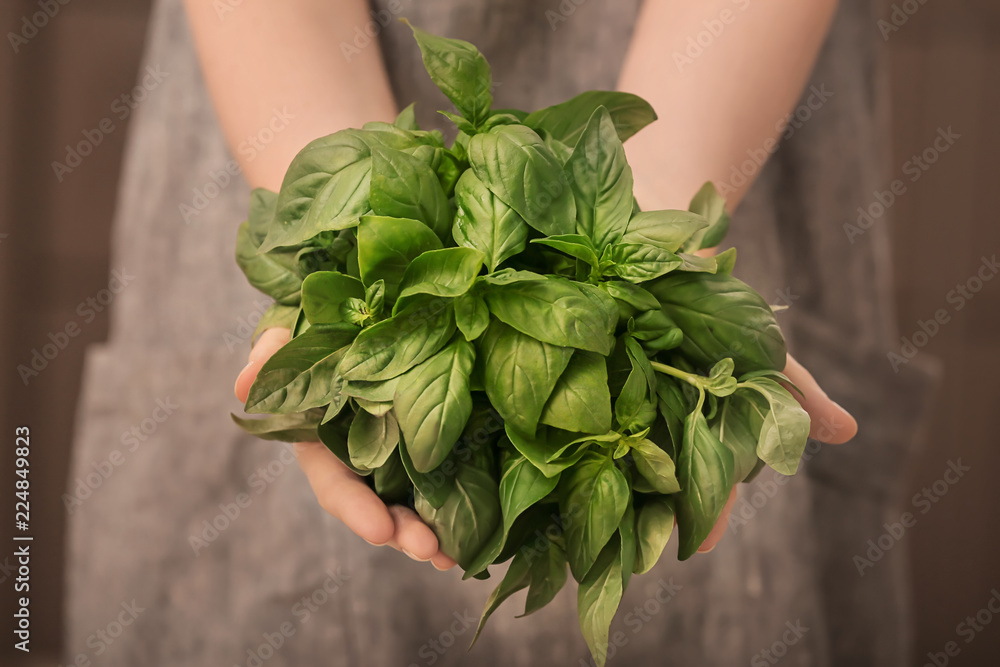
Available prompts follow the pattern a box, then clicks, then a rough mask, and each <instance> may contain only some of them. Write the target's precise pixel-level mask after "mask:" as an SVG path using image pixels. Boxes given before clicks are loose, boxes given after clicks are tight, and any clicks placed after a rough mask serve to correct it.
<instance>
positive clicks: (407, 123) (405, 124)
mask: <svg viewBox="0 0 1000 667" xmlns="http://www.w3.org/2000/svg"><path fill="white" fill-rule="evenodd" d="M413 109H414V104H410V105H409V106H407V107H406V108H405V109H403V110H402V111H400V112H399V115H398V116H396V120H394V121H393V123H392V124H393V125H395V126H396V127H398V128H399V129H401V130H419V129H420V128H419V127H417V116H416V114H415V113H414V110H413Z"/></svg>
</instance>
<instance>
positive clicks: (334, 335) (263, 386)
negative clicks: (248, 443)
mask: <svg viewBox="0 0 1000 667" xmlns="http://www.w3.org/2000/svg"><path fill="white" fill-rule="evenodd" d="M357 331H358V329H357V327H353V326H351V325H347V324H341V325H337V326H336V327H327V328H324V329H323V330H321V331H319V330H318V331H307V332H306V333H304V334H302V335H300V336H298V337H296V338H293V339H292V340H290V341H289V342H288V343H286V344H285V345H284V347H282V348H281V349H280V350H278V351H277V352H275V353H274V355H273V356H272V357H271V358H270V359H268V360H267V361H266V362H265V363H264V365H263V366H262V367H261V369H260V372H259V373H258V374H257V379H255V380H254V382H253V384H252V385H251V386H250V393H249V395H248V396H247V402H246V408H245V409H246V411H247V412H250V413H257V414H260V413H271V414H288V413H291V412H302V411H304V410H308V409H310V408H318V407H320V406H323V405H326V404H328V403H330V401H331V400H333V396H334V394H335V393H337V392H338V390H339V386H338V384H337V378H338V374H337V372H336V369H337V364H339V363H340V360H341V357H342V356H343V354H344V349H345V348H346V346H347V345H350V343H351V340H352V339H353V338H354V336H355V335H356V334H357Z"/></svg>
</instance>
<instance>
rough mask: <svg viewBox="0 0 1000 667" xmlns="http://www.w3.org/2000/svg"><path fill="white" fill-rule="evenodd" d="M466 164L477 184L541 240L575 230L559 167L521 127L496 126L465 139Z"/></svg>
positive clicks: (570, 197)
mask: <svg viewBox="0 0 1000 667" xmlns="http://www.w3.org/2000/svg"><path fill="white" fill-rule="evenodd" d="M469 164H470V165H471V166H472V168H473V169H474V170H475V172H476V176H478V177H479V180H481V181H482V182H483V184H484V185H485V186H486V187H487V188H489V189H490V191H491V192H492V193H493V194H495V195H496V196H497V197H499V198H500V199H501V200H502V201H503V202H504V203H505V204H507V205H508V206H510V207H511V208H512V209H514V210H515V211H516V212H517V214H518V215H520V216H521V217H522V218H524V221H525V222H527V223H528V224H529V225H531V226H532V227H533V228H535V229H537V230H538V231H540V232H542V233H543V234H545V235H546V236H552V235H553V234H572V233H574V232H575V231H576V229H575V222H574V221H575V220H576V205H575V203H574V201H573V194H572V192H571V191H570V188H569V187H568V185H567V183H566V176H565V174H564V173H563V170H562V165H561V164H560V163H559V161H558V160H557V159H556V157H555V155H553V154H552V151H551V150H550V149H549V147H548V146H546V145H545V143H544V142H543V141H542V140H541V138H540V137H539V136H538V135H537V134H535V132H534V131H533V130H532V129H530V128H528V127H525V126H523V125H501V126H499V127H495V128H493V129H492V130H490V131H489V132H488V133H486V134H477V135H476V136H474V137H472V138H471V139H469Z"/></svg>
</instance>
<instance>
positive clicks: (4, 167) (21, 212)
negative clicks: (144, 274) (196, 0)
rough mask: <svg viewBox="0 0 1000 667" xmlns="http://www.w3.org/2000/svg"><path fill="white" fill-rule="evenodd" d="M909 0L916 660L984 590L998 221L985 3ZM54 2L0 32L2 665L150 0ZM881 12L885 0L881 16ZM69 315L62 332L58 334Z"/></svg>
mask: <svg viewBox="0 0 1000 667" xmlns="http://www.w3.org/2000/svg"><path fill="white" fill-rule="evenodd" d="M910 2H911V3H912V4H914V5H916V4H917V2H916V0H910ZM920 2H921V3H922V4H923V6H922V7H921V8H920V10H919V11H917V12H916V13H915V14H914V15H913V16H912V17H910V18H909V19H908V20H907V23H906V28H905V30H899V31H895V32H890V33H888V39H886V40H885V46H884V48H885V50H886V56H887V58H888V63H889V68H890V78H889V90H888V91H886V93H887V95H888V96H889V98H890V100H891V120H890V124H889V127H888V129H889V132H890V137H889V142H888V144H889V145H891V155H889V156H887V157H886V174H885V181H884V182H885V187H887V188H888V186H889V184H890V183H891V182H892V180H893V179H895V178H900V177H904V174H905V173H906V171H905V170H906V169H907V165H908V164H909V165H911V167H912V164H913V163H912V160H913V158H914V157H915V156H918V155H920V154H922V153H923V152H924V150H925V149H926V148H927V147H928V146H931V145H932V144H933V142H934V140H935V137H936V136H937V134H938V131H939V129H941V128H944V129H947V128H949V127H950V128H952V130H953V132H954V134H957V135H958V136H959V138H958V139H957V140H955V142H954V145H953V146H952V147H951V148H950V149H949V150H947V152H944V153H942V154H940V156H939V157H938V158H937V160H936V161H935V162H934V163H933V164H928V165H927V169H926V170H925V171H923V172H922V175H921V177H920V178H919V180H917V181H916V182H914V183H912V184H910V185H908V186H907V188H906V191H905V193H904V194H902V195H899V196H897V197H896V201H895V202H894V204H893V205H892V206H891V208H890V211H889V216H890V218H891V221H890V224H891V225H892V229H893V248H892V255H893V266H892V271H893V274H894V276H895V292H896V304H897V312H896V313H895V319H896V322H897V325H898V328H899V332H900V335H902V336H905V337H907V338H908V339H910V340H911V341H913V340H914V338H915V337H914V334H916V333H918V332H920V331H921V330H922V329H921V326H922V325H921V323H923V330H924V331H927V332H928V333H929V332H930V330H932V329H934V327H933V326H931V325H929V324H928V323H929V322H931V321H933V320H934V318H935V313H936V312H937V311H939V310H940V309H944V310H946V311H947V313H948V314H949V317H948V320H947V321H946V322H945V323H944V324H940V325H939V326H938V327H937V328H936V330H935V333H934V334H933V335H929V336H928V338H927V339H926V344H925V345H922V346H921V349H920V350H919V352H918V354H917V358H915V360H914V363H920V364H922V365H924V366H927V367H929V368H931V369H932V370H933V371H935V372H936V373H937V374H938V375H939V377H940V382H939V386H938V390H937V393H936V395H935V398H934V400H933V401H932V404H931V407H930V408H929V409H930V410H931V414H930V415H914V418H916V417H926V418H927V419H928V420H929V429H928V431H927V432H926V434H925V437H924V438H923V442H922V445H921V447H920V449H919V450H918V451H917V455H916V456H915V457H914V459H913V460H912V461H911V462H910V465H909V471H908V476H907V490H906V492H905V493H904V494H903V495H902V496H901V497H900V498H899V503H898V506H899V508H900V509H899V512H896V513H895V514H894V515H891V516H887V517H886V521H888V522H892V521H897V520H898V519H899V516H900V513H901V512H902V511H904V510H906V509H908V508H911V509H912V507H914V506H915V507H918V508H919V507H921V505H919V504H918V502H919V501H918V499H915V498H914V495H915V494H922V493H925V491H926V492H927V495H926V496H925V497H927V498H930V497H933V498H934V499H935V500H934V501H933V503H932V504H931V506H930V509H929V510H928V511H927V513H926V515H921V516H920V518H919V521H918V523H917V524H916V525H915V526H914V527H913V528H912V529H909V530H908V531H907V532H906V534H905V535H904V536H903V537H902V538H901V540H900V542H901V544H902V546H903V547H904V548H905V549H907V550H908V552H909V555H910V564H911V566H910V570H909V573H908V576H909V578H910V580H911V582H912V586H913V595H912V603H913V608H914V609H913V614H914V619H915V624H916V627H915V633H914V637H915V646H914V655H915V658H914V664H916V665H923V664H924V663H925V662H927V661H928V659H929V658H928V655H927V654H928V653H929V652H930V653H934V652H940V651H941V650H942V648H943V647H944V646H945V645H946V643H947V642H949V641H955V640H959V641H961V637H959V636H958V635H956V629H957V626H958V625H959V624H960V623H962V622H963V621H964V620H965V619H966V617H970V616H971V617H975V616H976V614H977V612H979V611H980V610H981V609H983V608H985V607H986V604H987V602H988V601H989V600H990V598H991V596H993V595H996V596H997V598H1000V593H997V592H996V591H997V589H998V588H1000V570H998V568H997V567H996V564H997V553H998V550H1000V535H998V532H997V530H996V528H995V526H994V525H993V523H994V522H993V521H991V519H994V518H995V517H996V508H997V507H1000V484H997V483H996V482H995V481H994V480H993V479H992V475H993V471H994V470H996V469H998V468H1000V437H998V435H997V428H996V424H995V422H994V418H995V416H996V413H995V412H994V411H995V410H997V409H998V402H997V396H998V391H997V385H998V381H997V378H998V377H1000V336H998V335H997V331H998V330H1000V299H998V295H1000V280H992V281H986V282H983V283H982V288H981V290H979V291H976V292H974V293H973V292H972V291H971V290H972V289H973V288H975V287H976V286H977V285H976V283H975V282H974V281H973V282H972V283H970V284H969V288H970V298H965V297H962V300H963V301H964V305H963V307H962V308H961V309H959V308H958V307H957V305H956V303H955V299H956V298H957V297H956V296H955V294H956V293H955V292H953V290H955V289H956V288H957V287H958V286H959V285H960V284H961V285H965V284H967V282H968V281H970V279H971V278H973V277H974V276H975V275H976V272H977V271H978V270H979V269H980V267H981V266H982V265H983V259H984V258H985V259H987V260H989V259H990V258H992V257H994V256H995V254H996V253H997V251H998V250H1000V224H997V223H998V220H997V216H996V214H995V213H993V210H994V206H993V205H992V204H991V202H990V200H989V196H990V195H989V193H990V192H992V191H993V188H994V187H996V181H997V178H998V177H1000V168H998V166H997V160H998V156H1000V125H998V123H997V112H996V110H997V109H998V108H1000V85H998V84H1000V3H997V2H995V0H950V1H949V2H945V1H944V0H920ZM902 4H906V3H902ZM59 7H60V9H59V12H58V14H57V15H56V16H54V17H53V18H51V19H50V20H49V21H48V25H46V26H45V27H44V29H42V30H39V31H38V33H37V35H35V36H33V37H31V38H30V39H28V40H27V42H26V43H18V44H17V46H16V47H15V45H14V43H13V42H11V43H9V44H5V45H4V46H3V47H2V48H0V51H2V56H0V82H2V90H3V93H4V94H3V96H2V97H0V155H2V156H3V159H2V161H0V271H2V273H3V280H2V283H0V322H2V323H3V324H2V327H0V355H2V357H3V359H2V362H0V369H3V372H2V373H0V391H2V396H3V400H2V401H0V424H2V425H3V431H2V432H3V434H4V435H3V438H4V446H3V447H2V454H0V465H2V469H3V473H2V475H0V483H2V484H3V488H4V489H10V488H12V486H13V481H14V479H15V478H14V475H13V461H14V451H13V446H12V445H13V440H14V435H13V429H14V427H15V426H17V425H22V424H28V425H30V426H31V429H32V431H31V433H32V445H33V456H32V470H31V491H32V493H31V501H32V508H31V509H32V510H33V511H32V528H33V532H34V534H35V542H34V546H33V550H34V552H35V556H34V558H33V560H32V607H31V614H32V628H33V634H32V642H31V647H32V654H31V659H32V661H31V662H30V663H24V662H22V661H23V659H24V656H23V655H20V654H19V653H18V652H15V651H14V650H13V649H12V647H11V644H12V641H11V640H10V637H11V636H12V635H11V630H12V627H11V626H12V622H11V614H12V613H13V601H12V598H13V595H12V587H13V582H12V579H13V577H14V571H13V569H12V567H11V566H12V558H11V556H10V554H11V552H12V549H10V548H8V547H6V546H5V547H3V549H0V590H2V594H0V616H2V617H3V619H4V620H3V621H2V629H3V632H2V633H0V636H3V637H4V639H3V642H2V646H0V663H3V664H11V663H10V661H11V660H13V659H15V658H16V659H17V660H18V661H19V662H18V663H17V664H39V665H43V664H44V665H55V664H57V661H58V656H59V650H60V637H61V633H62V619H61V610H60V603H61V599H62V596H63V592H64V585H63V574H62V572H63V562H62V561H63V549H64V529H65V525H66V510H65V508H64V506H63V501H62V499H61V496H62V494H63V492H64V490H65V487H66V485H67V483H68V482H69V480H67V471H68V464H69V457H70V445H71V442H72V437H73V422H74V411H75V407H76V398H77V393H78V390H79V382H80V374H81V370H82V359H83V356H82V355H83V351H84V349H85V346H86V345H87V344H89V343H92V342H99V341H102V340H103V339H104V338H105V336H106V333H107V312H106V310H104V307H103V305H101V303H100V301H97V302H96V303H90V304H88V303H87V300H88V298H92V297H95V296H98V295H99V294H100V292H101V290H102V289H104V288H106V287H107V286H108V280H109V275H110V272H111V270H112V269H115V268H120V267H112V266H109V259H108V253H109V238H110V224H111V220H112V216H113V212H114V208H115V197H116V186H117V180H118V174H119V163H120V159H121V154H122V148H123V145H124V141H125V139H126V133H127V129H128V121H129V118H128V113H126V111H125V110H126V109H127V107H126V106H122V105H121V104H120V103H119V104H117V105H116V100H119V99H120V97H121V96H122V94H123V93H128V92H129V91H131V90H132V88H133V87H134V86H135V85H136V77H137V74H139V62H140V57H141V55H142V47H143V41H144V36H145V30H146V23H147V19H148V12H149V9H150V2H148V1H147V0H129V1H126V0H92V1H91V2H86V3H84V2H77V3H69V4H66V5H65V6H63V5H62V4H60V5H59ZM36 11H38V3H37V0H5V2H4V3H3V4H2V6H0V27H2V34H3V35H5V41H7V42H10V37H9V36H8V35H9V33H20V31H21V29H22V22H23V17H25V16H30V15H32V14H33V13H35V12H36ZM892 11H893V7H892V3H890V2H886V3H885V7H884V8H883V11H882V15H884V16H889V15H890V13H891V12H892ZM878 29H879V28H878V26H877V25H875V24H873V25H872V30H873V31H877V30H878ZM104 118H110V119H111V121H110V122H111V126H110V127H111V129H110V130H108V129H106V128H107V127H108V126H107V125H105V129H104V131H103V132H100V136H102V139H101V141H100V143H98V144H97V145H96V146H95V147H94V149H93V153H92V154H91V155H89V156H87V158H86V162H85V163H84V168H81V169H79V170H77V169H73V170H72V171H71V172H68V173H62V174H56V173H55V172H54V170H53V166H52V163H53V161H59V162H66V150H67V149H66V146H67V144H74V145H75V144H76V143H77V142H79V141H80V140H81V139H82V138H83V135H84V132H88V131H89V132H93V131H94V130H95V129H97V128H99V123H100V122H101V120H102V119H104ZM874 199H875V195H874V193H873V198H872V200H871V201H874ZM859 204H861V202H859ZM738 219H739V218H738V215H737V221H738ZM845 222H848V221H845ZM879 224H881V223H879ZM91 311H92V313H93V314H92V315H91V314H90V313H91ZM74 322H75V323H77V324H78V325H79V327H80V331H79V333H78V335H75V336H71V337H69V336H67V337H65V338H64V337H62V336H60V335H59V332H63V331H65V330H66V326H67V324H69V323H74ZM916 339H917V341H918V342H923V341H924V339H922V338H921V337H920V336H919V335H917V336H916ZM60 341H64V342H65V345H61V344H60ZM50 342H53V343H55V344H57V345H58V346H59V347H60V348H61V349H60V351H59V353H58V354H57V355H56V356H55V358H54V359H52V360H50V361H49V362H48V363H49V365H50V366H51V368H53V369H54V371H53V372H46V373H41V374H40V375H39V376H38V377H29V378H28V381H27V384H26V383H25V381H24V378H23V377H22V375H21V374H20V373H19V372H18V370H17V367H18V366H19V365H30V363H31V359H32V355H33V351H34V350H40V349H41V348H42V346H44V345H46V344H48V343H50ZM901 345H902V343H901ZM887 363H888V362H887ZM861 426H862V428H864V424H862V425H861ZM8 445H10V446H8ZM959 460H961V465H963V466H967V467H968V468H969V471H968V472H967V473H965V474H964V475H963V476H962V477H961V479H960V480H959V481H958V482H957V483H956V484H954V485H951V486H949V487H946V488H945V491H946V492H945V493H940V491H941V488H940V486H939V487H938V489H937V492H935V490H934V487H933V484H934V482H935V481H938V480H940V479H941V478H942V475H943V473H944V471H945V470H946V469H948V466H949V462H958V461H959ZM3 494H4V497H5V501H4V511H3V512H4V514H3V516H4V520H3V521H2V522H0V523H2V528H0V539H2V541H3V543H4V544H7V545H10V544H12V542H11V537H12V533H13V530H12V525H11V522H10V521H9V520H8V519H7V517H8V516H9V514H8V506H7V500H6V498H7V494H8V492H7V491H4V492H3ZM926 502H930V500H928V501H926ZM127 509H128V508H124V507H123V508H122V511H127ZM863 548H864V545H859V551H861V550H862V549H863ZM991 618H992V616H991ZM983 619H984V617H983V616H980V620H979V623H982V622H983ZM998 655H1000V620H998V622H997V623H995V624H993V625H984V626H983V629H982V632H981V633H977V637H976V641H975V642H971V643H969V644H968V645H966V644H964V643H962V644H961V652H960V654H959V655H957V656H955V657H953V658H949V660H950V662H949V663H948V664H953V665H994V664H996V659H997V656H998ZM939 664H943V663H939Z"/></svg>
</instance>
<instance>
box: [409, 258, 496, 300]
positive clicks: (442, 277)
mask: <svg viewBox="0 0 1000 667" xmlns="http://www.w3.org/2000/svg"><path fill="white" fill-rule="evenodd" d="M482 268H483V253H481V252H479V251H478V250H473V249H471V248H443V249H441V250H428V251H427V252H425V253H423V254H422V255H419V256H418V257H416V258H414V259H413V261H412V262H411V263H410V265H409V266H408V267H407V268H406V271H405V272H404V273H403V279H402V281H401V282H400V283H399V296H400V298H402V297H405V296H409V295H411V294H432V295H434V296H449V297H455V296H460V295H462V294H465V293H466V292H468V291H469V289H470V288H471V287H472V283H473V282H474V281H475V280H476V276H477V275H479V270H480V269H482Z"/></svg>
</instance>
